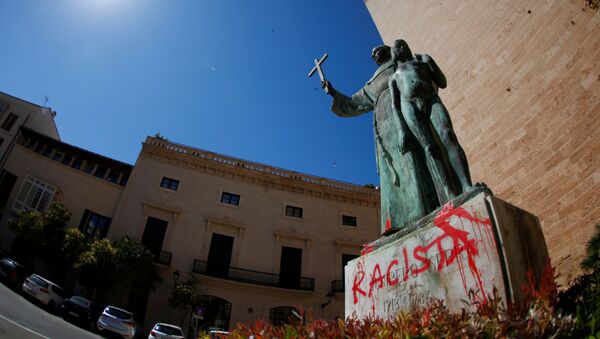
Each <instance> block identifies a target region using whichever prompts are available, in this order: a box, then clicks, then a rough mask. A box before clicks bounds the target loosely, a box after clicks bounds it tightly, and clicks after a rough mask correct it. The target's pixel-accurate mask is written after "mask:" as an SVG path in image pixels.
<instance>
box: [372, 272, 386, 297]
mask: <svg viewBox="0 0 600 339" xmlns="http://www.w3.org/2000/svg"><path fill="white" fill-rule="evenodd" d="M383 278H384V276H382V275H381V269H380V268H379V264H375V267H374V268H373V274H372V275H371V282H370V283H369V298H370V297H371V296H373V287H375V285H376V284H377V283H379V286H378V287H377V288H383Z"/></svg>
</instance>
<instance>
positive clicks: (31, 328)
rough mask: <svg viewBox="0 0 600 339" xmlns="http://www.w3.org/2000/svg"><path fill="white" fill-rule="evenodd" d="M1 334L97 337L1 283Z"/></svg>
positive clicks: (3, 335)
mask: <svg viewBox="0 0 600 339" xmlns="http://www.w3.org/2000/svg"><path fill="white" fill-rule="evenodd" d="M0 338H11V339H12V338H25V339H29V338H52V339H54V338H61V339H62V338H65V339H70V338H72V339H76V338H82V339H83V338H100V337H99V336H97V335H95V334H93V333H90V332H86V331H85V330H83V329H81V328H79V327H77V326H75V325H73V324H71V323H68V322H66V321H64V320H63V319H62V318H60V317H57V316H56V315H53V314H50V313H48V312H46V311H45V310H43V309H42V308H40V307H38V306H36V305H34V304H32V303H31V302H29V301H28V300H26V299H25V298H23V297H22V296H20V295H18V294H16V293H15V292H13V291H12V290H10V289H9V288H7V287H6V286H4V285H3V284H0Z"/></svg>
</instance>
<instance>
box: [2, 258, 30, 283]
mask: <svg viewBox="0 0 600 339" xmlns="http://www.w3.org/2000/svg"><path fill="white" fill-rule="evenodd" d="M26 276H27V271H26V270H25V267H23V266H21V265H20V264H19V263H18V262H16V261H14V260H12V259H10V258H8V257H6V258H4V259H2V260H0V279H1V280H2V281H4V282H5V283H6V284H7V285H8V286H9V287H11V288H18V287H19V286H21V284H23V281H24V280H25V277H26Z"/></svg>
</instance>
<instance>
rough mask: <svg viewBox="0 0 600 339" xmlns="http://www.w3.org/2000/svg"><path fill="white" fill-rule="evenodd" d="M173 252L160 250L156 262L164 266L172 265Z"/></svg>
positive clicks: (155, 257) (155, 258)
mask: <svg viewBox="0 0 600 339" xmlns="http://www.w3.org/2000/svg"><path fill="white" fill-rule="evenodd" d="M172 257H173V254H171V252H167V251H160V252H159V253H158V254H156V255H155V256H154V262H155V263H157V264H160V265H164V266H167V267H169V266H171V258H172Z"/></svg>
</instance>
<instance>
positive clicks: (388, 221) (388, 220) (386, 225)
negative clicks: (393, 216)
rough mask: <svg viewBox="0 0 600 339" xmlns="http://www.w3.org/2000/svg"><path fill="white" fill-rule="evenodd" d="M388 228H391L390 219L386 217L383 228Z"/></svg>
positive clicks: (387, 229)
mask: <svg viewBox="0 0 600 339" xmlns="http://www.w3.org/2000/svg"><path fill="white" fill-rule="evenodd" d="M390 228H392V221H391V220H390V219H387V220H386V221H385V230H386V231H389V230H390Z"/></svg>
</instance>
